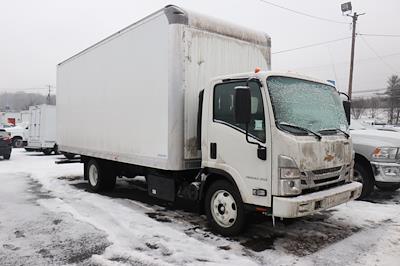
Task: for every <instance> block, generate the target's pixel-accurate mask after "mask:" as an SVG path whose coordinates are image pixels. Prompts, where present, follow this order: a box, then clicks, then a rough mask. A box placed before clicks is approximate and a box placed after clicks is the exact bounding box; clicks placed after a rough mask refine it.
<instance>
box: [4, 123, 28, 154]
mask: <svg viewBox="0 0 400 266" xmlns="http://www.w3.org/2000/svg"><path fill="white" fill-rule="evenodd" d="M28 130H29V123H26V122H24V123H20V124H17V125H16V126H12V127H7V128H6V131H7V132H9V133H10V134H11V142H12V146H13V147H14V148H22V147H24V146H26V144H27V142H28V141H27V140H28Z"/></svg>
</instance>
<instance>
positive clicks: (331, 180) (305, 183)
mask: <svg viewBox="0 0 400 266" xmlns="http://www.w3.org/2000/svg"><path fill="white" fill-rule="evenodd" d="M349 170H350V167H349V166H347V165H342V166H337V167H331V168H325V169H318V170H310V171H303V172H302V173H301V188H302V190H303V191H306V190H309V189H313V190H315V189H317V190H319V189H321V188H322V187H325V186H327V185H334V184H336V183H340V182H342V181H345V179H346V177H347V176H348V174H349Z"/></svg>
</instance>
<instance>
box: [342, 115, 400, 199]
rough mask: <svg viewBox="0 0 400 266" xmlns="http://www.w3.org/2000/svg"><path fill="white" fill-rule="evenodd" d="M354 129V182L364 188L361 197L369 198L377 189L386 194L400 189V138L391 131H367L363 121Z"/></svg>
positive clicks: (397, 133)
mask: <svg viewBox="0 0 400 266" xmlns="http://www.w3.org/2000/svg"><path fill="white" fill-rule="evenodd" d="M351 124H352V125H351V127H350V132H351V136H352V138H353V142H354V151H355V165H354V179H355V180H357V181H359V182H361V183H362V184H363V190H362V193H361V197H362V198H365V197H367V196H369V195H370V194H371V193H372V192H373V191H374V187H375V186H376V187H377V188H379V189H380V190H382V191H395V190H397V189H399V188H400V153H399V149H400V134H399V132H397V131H395V129H393V131H390V130H388V129H390V127H387V128H385V129H382V128H376V127H371V128H366V127H364V126H363V125H362V124H361V123H360V122H359V121H352V123H351Z"/></svg>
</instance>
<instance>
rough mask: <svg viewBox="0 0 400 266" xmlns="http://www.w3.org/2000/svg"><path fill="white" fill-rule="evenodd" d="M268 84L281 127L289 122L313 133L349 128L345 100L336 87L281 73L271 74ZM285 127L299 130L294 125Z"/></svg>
mask: <svg viewBox="0 0 400 266" xmlns="http://www.w3.org/2000/svg"><path fill="white" fill-rule="evenodd" d="M267 86H268V91H269V95H270V97H271V101H272V107H273V110H274V115H275V120H276V123H277V124H278V126H279V124H280V123H282V124H285V123H286V124H291V125H296V126H298V127H302V128H304V129H307V130H311V131H313V132H319V131H323V130H326V129H340V130H347V129H348V124H347V120H346V115H345V113H344V108H343V105H342V101H341V99H340V98H339V94H338V93H337V92H336V89H335V88H334V87H332V86H329V85H325V84H321V83H317V82H313V81H307V80H302V79H297V78H290V77H280V76H271V77H268V78H267ZM284 129H285V130H287V131H291V132H294V133H296V130H294V127H284ZM324 133H326V132H324ZM332 133H333V134H336V132H334V131H333V132H332Z"/></svg>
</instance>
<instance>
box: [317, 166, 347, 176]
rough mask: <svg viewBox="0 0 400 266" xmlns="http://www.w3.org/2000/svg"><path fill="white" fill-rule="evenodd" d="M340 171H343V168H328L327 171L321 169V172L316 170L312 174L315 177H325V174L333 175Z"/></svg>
mask: <svg viewBox="0 0 400 266" xmlns="http://www.w3.org/2000/svg"><path fill="white" fill-rule="evenodd" d="M340 169H342V166H338V167H333V168H326V169H321V170H314V171H312V172H313V174H314V175H323V174H328V173H332V172H337V171H339V170H340Z"/></svg>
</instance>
